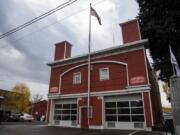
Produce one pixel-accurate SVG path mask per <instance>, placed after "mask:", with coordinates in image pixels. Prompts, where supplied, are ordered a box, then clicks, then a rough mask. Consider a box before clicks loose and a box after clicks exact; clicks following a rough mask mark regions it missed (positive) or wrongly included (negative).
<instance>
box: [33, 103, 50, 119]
mask: <svg viewBox="0 0 180 135" xmlns="http://www.w3.org/2000/svg"><path fill="white" fill-rule="evenodd" d="M46 111H47V101H46V100H44V101H39V102H37V103H34V104H33V116H34V118H36V119H38V118H40V117H41V116H42V115H46ZM36 112H38V114H36Z"/></svg>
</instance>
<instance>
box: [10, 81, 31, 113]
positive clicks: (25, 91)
mask: <svg viewBox="0 0 180 135" xmlns="http://www.w3.org/2000/svg"><path fill="white" fill-rule="evenodd" d="M7 105H8V108H9V110H11V111H15V112H30V110H31V102H30V90H29V88H28V86H27V85H25V84H23V83H20V84H17V85H16V86H15V87H14V88H13V89H12V92H9V94H8V96H7Z"/></svg>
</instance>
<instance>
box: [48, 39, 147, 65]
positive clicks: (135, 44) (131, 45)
mask: <svg viewBox="0 0 180 135" xmlns="http://www.w3.org/2000/svg"><path fill="white" fill-rule="evenodd" d="M140 45H144V46H145V47H146V46H147V45H148V39H144V40H140V41H134V42H131V43H126V44H123V45H118V46H116V47H110V48H106V49H102V50H99V51H94V52H92V53H91V56H94V55H98V54H101V53H106V52H109V51H115V50H118V49H121V50H122V51H123V50H127V49H129V48H136V47H139V46H140ZM87 56H88V54H83V55H78V56H74V57H70V58H66V59H61V60H56V61H53V62H50V63H48V64H47V65H48V66H53V65H56V64H61V63H66V62H68V61H72V60H78V59H81V58H84V57H87Z"/></svg>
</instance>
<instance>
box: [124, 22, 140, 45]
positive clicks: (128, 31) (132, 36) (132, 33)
mask: <svg viewBox="0 0 180 135" xmlns="http://www.w3.org/2000/svg"><path fill="white" fill-rule="evenodd" d="M121 28H122V36H123V43H130V42H133V41H138V40H140V31H139V27H138V21H137V20H134V21H130V22H127V23H124V24H122V25H121Z"/></svg>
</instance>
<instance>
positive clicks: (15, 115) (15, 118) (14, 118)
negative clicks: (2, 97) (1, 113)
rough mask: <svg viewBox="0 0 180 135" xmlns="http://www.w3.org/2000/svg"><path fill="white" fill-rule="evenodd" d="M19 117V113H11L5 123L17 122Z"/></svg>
mask: <svg viewBox="0 0 180 135" xmlns="http://www.w3.org/2000/svg"><path fill="white" fill-rule="evenodd" d="M20 115H21V114H20V113H15V112H11V114H10V116H9V118H8V120H7V121H16V122H17V121H19V119H20Z"/></svg>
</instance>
